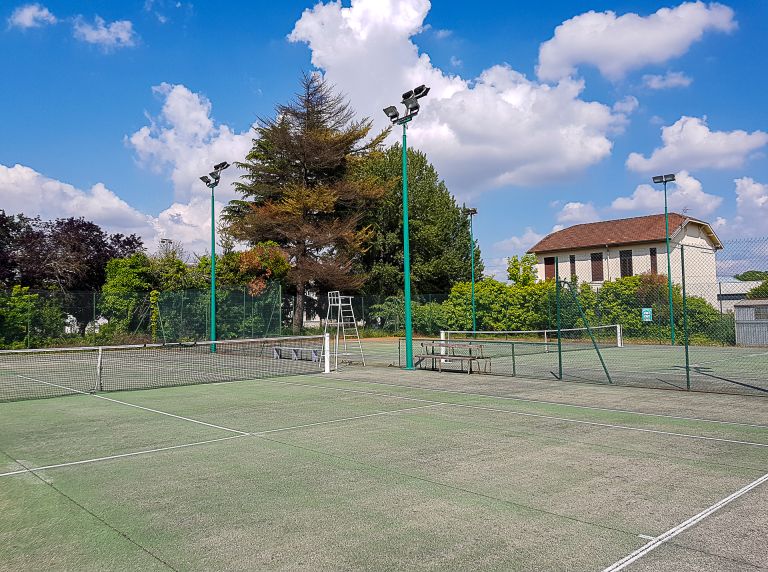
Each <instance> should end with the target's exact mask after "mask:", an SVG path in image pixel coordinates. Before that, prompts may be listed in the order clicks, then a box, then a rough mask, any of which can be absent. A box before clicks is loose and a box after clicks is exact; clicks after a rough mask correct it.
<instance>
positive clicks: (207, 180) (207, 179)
mask: <svg viewBox="0 0 768 572" xmlns="http://www.w3.org/2000/svg"><path fill="white" fill-rule="evenodd" d="M200 180H201V181H202V182H204V183H205V184H206V185H210V184H211V180H210V179H209V178H208V177H207V176H206V175H203V176H202V177H200Z"/></svg>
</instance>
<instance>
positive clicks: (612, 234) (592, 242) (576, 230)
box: [528, 213, 709, 254]
mask: <svg viewBox="0 0 768 572" xmlns="http://www.w3.org/2000/svg"><path fill="white" fill-rule="evenodd" d="M686 221H691V222H695V223H698V224H703V225H707V223H705V222H702V221H700V220H696V219H692V218H690V217H686V216H683V215H681V214H678V213H669V236H674V235H675V233H676V232H677V231H678V230H679V229H680V227H681V226H683V224H684V223H685V222H686ZM707 226H709V225H707ZM665 237H666V234H665V229H664V215H663V214H657V215H649V216H639V217H634V218H623V219H618V220H606V221H601V222H590V223H586V224H576V225H574V226H569V227H568V228H564V229H563V230H558V231H557V232H553V233H551V234H548V235H547V236H545V237H544V238H543V239H541V240H540V241H539V242H537V243H536V244H535V245H534V246H532V247H531V249H530V250H529V251H528V252H533V253H536V254H541V253H544V252H555V251H560V250H574V249H577V248H589V247H595V246H606V245H608V246H616V245H623V244H634V243H639V242H658V241H663V240H665Z"/></svg>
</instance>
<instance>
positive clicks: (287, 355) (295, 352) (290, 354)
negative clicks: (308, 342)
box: [272, 346, 320, 362]
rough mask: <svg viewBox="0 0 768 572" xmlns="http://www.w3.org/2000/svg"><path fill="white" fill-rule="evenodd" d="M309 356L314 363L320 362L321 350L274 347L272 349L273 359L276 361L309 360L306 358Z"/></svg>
mask: <svg viewBox="0 0 768 572" xmlns="http://www.w3.org/2000/svg"><path fill="white" fill-rule="evenodd" d="M307 354H309V359H311V360H312V361H314V362H319V361H320V349H319V348H301V347H291V346H285V347H274V348H272V357H273V358H275V359H291V360H294V361H298V360H301V359H307V358H306V357H305V356H306V355H307Z"/></svg>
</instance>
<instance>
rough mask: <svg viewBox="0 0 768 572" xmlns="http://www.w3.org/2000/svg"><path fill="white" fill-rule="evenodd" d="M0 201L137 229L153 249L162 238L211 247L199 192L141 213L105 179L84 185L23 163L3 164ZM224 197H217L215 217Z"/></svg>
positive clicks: (110, 227)
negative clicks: (183, 200)
mask: <svg viewBox="0 0 768 572" xmlns="http://www.w3.org/2000/svg"><path fill="white" fill-rule="evenodd" d="M0 205H2V208H3V210H5V212H6V213H8V214H19V213H24V214H26V215H27V216H36V215H39V216H40V217H41V218H43V219H55V218H67V217H84V218H86V219H87V220H91V221H93V222H95V223H96V224H98V225H99V226H101V227H102V228H103V229H105V230H106V231H108V232H120V233H123V234H137V235H139V236H140V237H141V238H142V240H143V241H144V245H145V246H146V247H147V248H148V249H149V250H153V249H154V248H155V247H156V246H157V244H158V241H159V239H160V238H171V239H173V240H174V241H176V242H181V243H183V244H184V246H185V247H186V248H187V250H189V251H191V252H197V253H203V252H206V251H209V250H210V243H209V242H208V237H210V235H211V203H210V198H209V197H208V196H207V195H205V196H198V197H194V198H192V199H191V200H190V201H189V202H187V203H180V202H175V203H173V204H172V205H171V206H170V207H168V208H167V209H165V210H163V211H162V212H160V214H158V215H157V216H152V215H149V214H146V213H142V212H141V211H139V210H137V209H136V208H134V207H132V206H131V205H129V204H128V203H127V202H125V201H124V200H123V199H121V198H120V197H118V196H117V195H116V194H115V193H114V192H113V191H111V190H109V189H108V188H107V187H106V186H105V185H104V184H103V183H96V184H95V185H93V186H92V187H91V188H90V189H88V190H82V189H78V188H76V187H74V186H73V185H70V184H68V183H64V182H62V181H58V180H56V179H52V178H50V177H46V176H45V175H43V174H41V173H39V172H38V171H36V170H34V169H32V168H31V167H27V166H24V165H14V166H13V167H7V166H5V165H1V164H0ZM224 206H225V203H224V202H219V201H217V202H216V214H217V217H218V216H219V215H220V214H221V211H222V209H223V208H224Z"/></svg>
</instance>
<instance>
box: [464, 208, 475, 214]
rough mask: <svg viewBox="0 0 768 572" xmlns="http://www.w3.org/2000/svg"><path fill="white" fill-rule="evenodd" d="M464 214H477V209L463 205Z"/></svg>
mask: <svg viewBox="0 0 768 572" xmlns="http://www.w3.org/2000/svg"><path fill="white" fill-rule="evenodd" d="M464 214H465V215H467V216H475V215H476V214H477V209H473V208H469V207H464Z"/></svg>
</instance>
